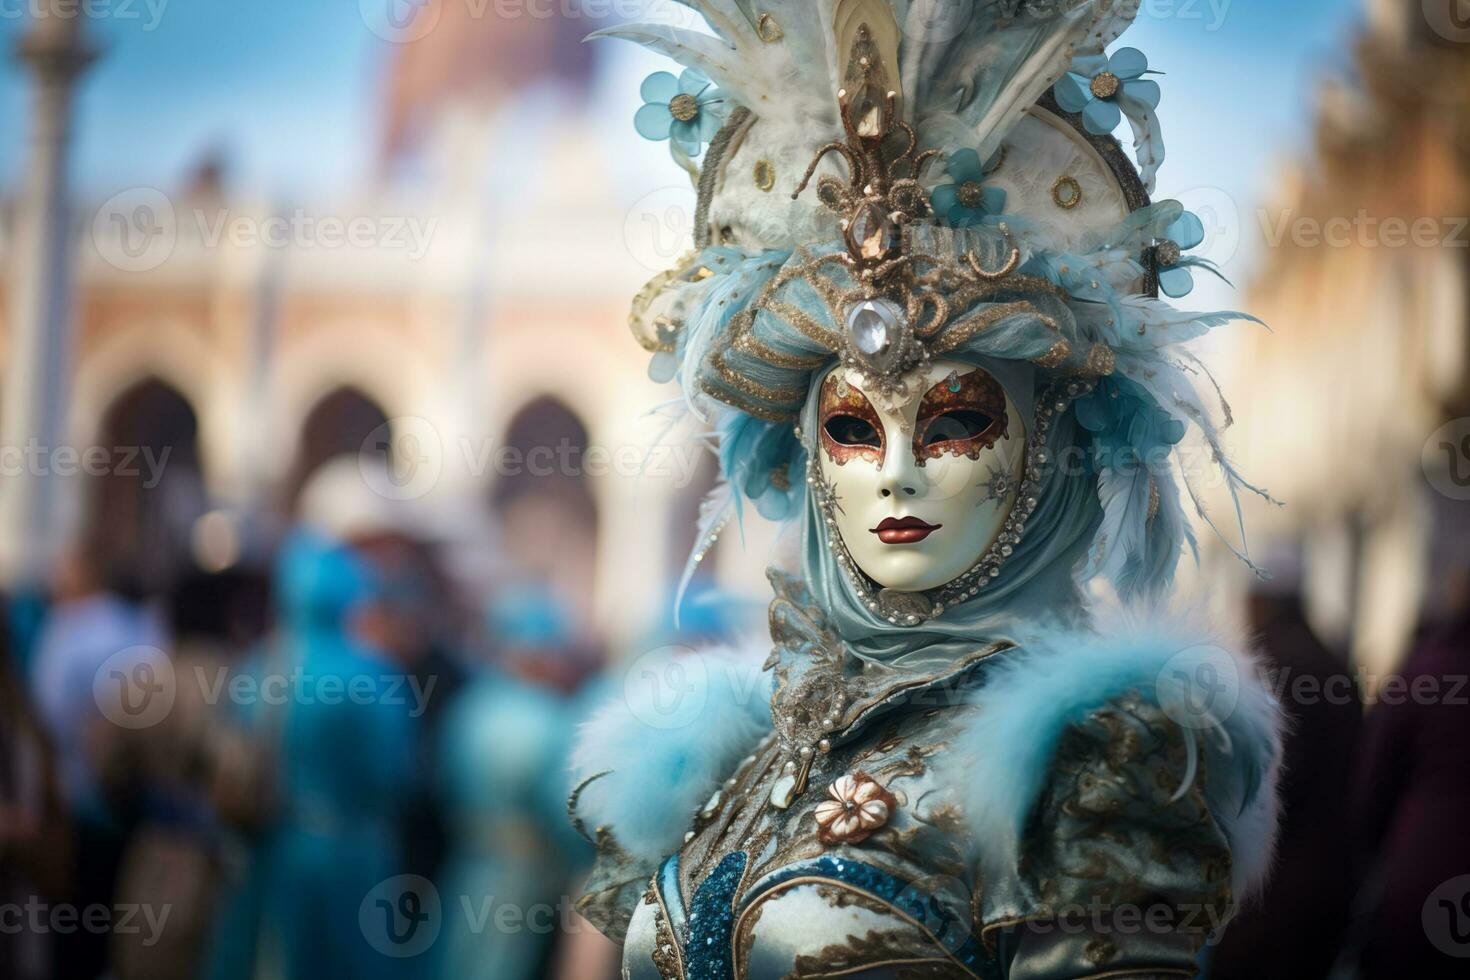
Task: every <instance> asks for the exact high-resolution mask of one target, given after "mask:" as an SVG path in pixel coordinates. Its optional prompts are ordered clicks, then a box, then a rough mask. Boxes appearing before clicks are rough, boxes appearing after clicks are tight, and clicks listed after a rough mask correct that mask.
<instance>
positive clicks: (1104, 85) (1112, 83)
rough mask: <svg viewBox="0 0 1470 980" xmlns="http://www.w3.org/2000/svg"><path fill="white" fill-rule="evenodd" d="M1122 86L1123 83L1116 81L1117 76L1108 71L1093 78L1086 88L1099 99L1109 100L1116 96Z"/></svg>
mask: <svg viewBox="0 0 1470 980" xmlns="http://www.w3.org/2000/svg"><path fill="white" fill-rule="evenodd" d="M1122 85H1123V83H1122V82H1120V81H1118V76H1117V75H1114V74H1113V73H1112V72H1110V71H1105V72H1102V73H1101V74H1100V75H1098V76H1097V77H1096V78H1094V79H1093V80H1092V84H1091V85H1089V86H1088V88H1090V89H1091V90H1092V94H1093V95H1094V96H1096V97H1097V98H1099V99H1111V98H1112V97H1113V96H1115V95H1117V94H1118V89H1120V88H1122Z"/></svg>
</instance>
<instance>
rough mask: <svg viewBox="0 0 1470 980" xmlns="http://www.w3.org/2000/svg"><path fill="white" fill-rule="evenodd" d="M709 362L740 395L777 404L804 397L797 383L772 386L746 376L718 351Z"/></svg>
mask: <svg viewBox="0 0 1470 980" xmlns="http://www.w3.org/2000/svg"><path fill="white" fill-rule="evenodd" d="M709 364H710V367H712V368H714V369H715V373H716V374H718V375H719V376H720V380H721V381H723V382H724V383H725V384H727V385H729V386H730V387H731V388H734V389H735V390H736V391H738V392H740V393H741V394H742V395H749V396H750V397H751V398H759V399H761V400H762V401H768V402H774V403H776V404H778V405H779V404H781V403H782V402H790V401H798V400H801V399H804V398H806V388H805V387H802V386H798V385H790V386H785V387H772V386H770V385H763V384H761V383H760V382H759V381H756V380H754V379H751V378H747V377H746V376H745V375H743V374H741V373H740V372H739V371H736V370H734V369H733V368H731V367H730V365H728V364H726V363H725V356H724V355H723V354H721V353H720V352H719V351H715V352H714V353H712V354H710V356H709Z"/></svg>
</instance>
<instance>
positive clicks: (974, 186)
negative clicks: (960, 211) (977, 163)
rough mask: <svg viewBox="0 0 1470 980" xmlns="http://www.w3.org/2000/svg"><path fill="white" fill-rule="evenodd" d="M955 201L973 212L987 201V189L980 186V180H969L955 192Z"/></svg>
mask: <svg viewBox="0 0 1470 980" xmlns="http://www.w3.org/2000/svg"><path fill="white" fill-rule="evenodd" d="M955 199H956V200H958V201H959V202H960V203H961V204H963V205H964V206H965V207H967V208H970V209H971V210H973V209H975V208H978V207H979V206H980V204H981V202H983V201H984V200H985V189H984V188H983V187H981V186H980V182H979V181H978V180H967V181H965V182H964V183H963V184H961V185H960V186H959V189H958V190H957V191H955Z"/></svg>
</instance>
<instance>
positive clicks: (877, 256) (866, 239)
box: [847, 201, 898, 262]
mask: <svg viewBox="0 0 1470 980" xmlns="http://www.w3.org/2000/svg"><path fill="white" fill-rule="evenodd" d="M847 245H848V249H849V250H850V251H851V252H852V254H853V255H854V256H855V257H857V258H859V259H861V260H862V261H864V262H882V261H883V260H884V259H886V258H888V256H889V255H891V254H892V253H893V250H894V249H895V248H897V247H898V225H896V224H894V223H893V219H892V218H890V217H888V212H886V211H884V210H883V208H882V207H881V206H880V205H879V204H878V203H877V202H875V201H869V202H868V203H866V204H864V205H863V206H862V207H861V208H859V209H858V213H857V214H856V215H854V216H853V219H852V223H851V224H849V225H848V226H847Z"/></svg>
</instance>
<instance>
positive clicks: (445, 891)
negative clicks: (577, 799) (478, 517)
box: [0, 457, 614, 980]
mask: <svg viewBox="0 0 1470 980" xmlns="http://www.w3.org/2000/svg"><path fill="white" fill-rule="evenodd" d="M359 466H360V462H359V460H357V459H352V458H346V457H344V458H341V459H338V460H335V461H333V462H329V463H328V464H326V465H325V466H324V467H322V469H321V471H319V472H318V473H317V474H316V475H315V476H314V477H313V478H312V480H311V481H310V482H309V483H308V484H307V485H306V487H305V488H304V490H303V491H302V492H301V494H300V503H299V505H298V507H297V513H298V517H297V520H296V524H295V526H294V527H293V528H292V529H291V530H290V531H289V533H287V534H285V535H284V537H283V539H282V540H281V541H280V542H279V544H278V546H277V547H276V548H275V554H274V556H273V558H272V559H271V560H270V562H269V563H263V564H262V565H261V567H250V566H249V563H245V564H242V565H240V566H236V567H233V568H230V569H227V570H224V571H218V572H213V573H205V572H203V571H199V570H194V571H191V572H189V573H188V574H185V575H182V576H180V577H179V579H178V581H177V582H176V583H175V584H174V585H173V586H172V587H171V588H170V589H169V590H168V591H167V592H166V593H163V594H148V595H145V594H139V593H138V591H137V590H136V589H134V588H132V587H130V584H129V577H128V575H127V569H125V568H122V569H119V568H98V567H95V564H94V562H93V561H92V560H91V559H90V558H89V556H88V555H86V554H80V553H79V554H73V555H72V556H70V557H69V558H68V559H67V560H66V562H65V563H64V566H63V567H62V568H61V569H60V570H59V572H58V574H57V576H56V578H55V580H54V582H53V583H51V587H50V588H49V589H48V590H47V594H45V595H43V596H21V595H12V596H10V597H9V599H8V601H7V603H6V608H5V614H6V615H5V623H6V629H5V632H4V636H5V646H4V650H3V655H0V858H3V861H0V916H3V921H0V976H5V977H13V978H16V980H36V978H51V977H55V978H67V980H70V978H76V980H83V978H87V980H90V978H97V977H104V976H108V977H117V978H149V980H164V978H186V977H188V978H193V977H200V978H218V980H229V978H241V980H244V978H255V977H280V978H303V980H304V978H308V977H311V978H320V977H344V978H377V977H382V978H392V977H415V978H435V977H445V978H449V977H453V978H474V977H485V978H494V980H513V978H519V977H527V978H529V977H544V976H558V975H560V976H569V977H570V976H580V977H600V976H605V975H608V974H609V972H610V971H611V970H612V964H613V962H614V960H613V958H612V953H611V950H610V949H609V948H608V947H607V945H606V943H605V941H603V940H602V939H601V937H599V936H597V935H596V933H595V932H593V931H592V930H591V929H590V927H585V926H583V925H582V924H581V923H579V921H578V920H577V919H576V916H575V914H574V913H573V911H572V909H571V898H570V896H573V895H575V894H576V879H577V876H578V875H579V874H580V873H582V872H583V871H584V870H585V867H586V865H587V863H588V862H589V860H590V857H591V848H590V846H589V845H588V844H587V843H586V842H585V841H583V840H581V839H580V838H579V837H578V836H577V835H576V834H575V833H574V832H573V830H572V827H571V825H570V823H569V821H568V819H567V817H566V801H567V796H568V793H569V791H570V789H571V786H570V782H569V780H570V773H569V769H568V765H567V754H568V752H569V748H570V743H571V740H572V739H573V737H574V733H575V730H576V726H577V724H578V722H579V720H580V718H581V717H582V715H583V714H584V713H585V712H586V710H587V706H588V705H589V704H590V703H592V702H593V701H594V700H596V699H597V693H596V692H597V691H598V690H599V689H600V687H601V681H600V678H599V676H598V674H597V668H598V666H599V664H600V663H601V661H602V659H603V657H602V655H601V652H600V651H598V650H596V649H591V648H589V647H588V645H587V643H586V641H585V639H582V638H579V637H578V635H577V634H576V632H575V631H574V630H573V629H571V626H570V623H569V621H568V620H569V617H568V616H567V614H566V613H565V612H564V610H563V607H562V604H561V603H560V602H559V601H558V598H557V597H556V596H555V594H554V592H553V591H552V590H550V589H547V588H544V587H542V586H541V585H540V584H539V583H537V582H535V581H526V580H521V581H510V582H506V583H504V584H503V586H502V587H501V588H500V589H498V590H496V592H495V594H494V595H492V596H490V597H489V598H488V600H486V599H485V598H484V597H483V596H482V597H479V601H478V605H479V606H480V607H481V608H478V609H477V608H475V603H472V602H471V601H470V600H469V599H468V597H467V596H466V595H465V594H464V590H463V589H460V588H459V587H458V586H457V584H456V583H455V582H454V581H452V579H451V577H450V576H449V575H448V574H447V572H446V570H445V567H444V566H445V561H444V560H443V555H442V554H441V553H440V551H441V549H440V547H439V546H438V545H437V544H436V543H435V542H433V541H431V540H428V539H427V538H426V536H425V535H423V534H421V533H419V531H418V530H417V529H416V528H415V526H414V524H413V521H412V519H411V515H410V512H409V511H408V510H407V509H406V508H405V507H404V506H400V505H397V504H395V502H393V501H391V500H385V499H382V498H380V497H377V496H375V495H374V494H372V492H371V491H370V490H368V489H367V484H366V483H365V482H364V479H363V474H362V472H361V470H360V468H359Z"/></svg>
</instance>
